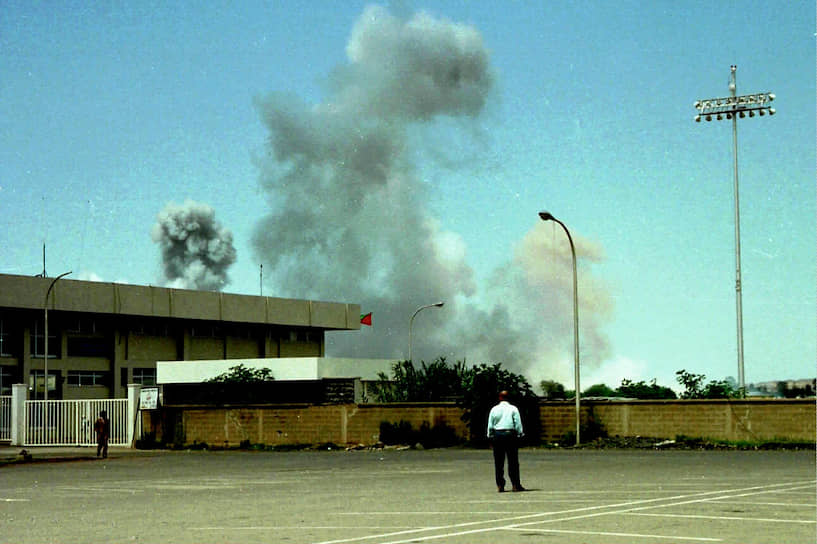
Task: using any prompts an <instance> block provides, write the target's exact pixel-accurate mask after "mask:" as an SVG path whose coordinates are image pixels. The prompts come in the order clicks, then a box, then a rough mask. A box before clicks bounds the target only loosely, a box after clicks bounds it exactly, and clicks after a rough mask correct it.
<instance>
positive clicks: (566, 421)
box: [143, 399, 817, 447]
mask: <svg viewBox="0 0 817 544" xmlns="http://www.w3.org/2000/svg"><path fill="white" fill-rule="evenodd" d="M581 409H582V410H581V412H582V423H583V424H586V423H587V422H588V421H589V420H590V419H591V418H592V419H594V420H595V422H596V423H598V424H600V425H601V426H603V427H604V429H605V430H606V431H607V433H608V434H609V435H611V436H615V435H618V436H625V437H626V436H645V437H660V438H675V437H676V436H678V435H685V436H689V437H694V438H710V439H720V440H732V441H737V440H747V441H760V440H774V439H787V440H806V441H813V440H815V421H817V405H815V402H814V400H813V399H809V400H790V399H780V400H777V399H774V400H772V399H762V400H754V399H751V400H730V401H726V400H712V401H611V402H599V401H592V402H585V403H582V406H581ZM574 414H575V404H574V403H572V402H543V403H542V405H541V410H540V421H541V424H542V440H543V441H547V442H554V441H559V440H560V439H561V437H562V436H564V434H565V433H567V432H571V431H574V430H575V425H576V424H575V419H574V417H575V416H574ZM461 415H462V410H461V408H459V407H457V406H456V404H454V403H399V404H325V405H307V404H291V405H256V406H235V407H230V406H218V407H216V406H213V407H210V406H175V407H166V408H164V409H163V410H158V411H152V412H145V413H144V415H143V432H151V433H153V434H154V436H155V437H156V440H157V441H159V442H165V443H172V442H181V443H183V444H193V443H195V442H197V443H202V442H205V443H207V444H209V445H211V446H218V447H232V446H238V445H239V444H240V443H241V442H249V443H251V444H264V445H267V446H273V445H291V444H324V443H333V444H338V445H346V444H373V443H375V442H377V440H378V436H379V433H380V424H381V422H384V421H385V422H389V423H398V422H400V421H407V422H409V423H411V425H412V427H414V428H415V429H419V428H420V427H421V426H422V425H423V423H427V424H428V425H429V426H430V427H433V426H434V425H435V424H439V423H444V424H446V425H448V426H449V427H452V428H453V429H454V430H455V431H456V433H457V434H458V435H459V436H461V437H467V435H468V429H467V427H466V425H465V423H464V422H463V421H462V419H461Z"/></svg>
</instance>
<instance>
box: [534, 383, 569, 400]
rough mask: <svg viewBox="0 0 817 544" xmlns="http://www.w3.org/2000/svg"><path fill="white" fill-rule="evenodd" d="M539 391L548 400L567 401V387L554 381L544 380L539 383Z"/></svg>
mask: <svg viewBox="0 0 817 544" xmlns="http://www.w3.org/2000/svg"><path fill="white" fill-rule="evenodd" d="M539 389H541V390H542V394H543V396H544V397H545V399H546V400H563V399H565V398H566V397H565V386H564V385H562V384H560V383H559V382H555V381H553V380H542V381H541V382H539Z"/></svg>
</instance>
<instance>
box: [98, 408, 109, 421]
mask: <svg viewBox="0 0 817 544" xmlns="http://www.w3.org/2000/svg"><path fill="white" fill-rule="evenodd" d="M99 417H101V418H103V419H104V418H106V417H108V412H106V411H105V410H102V411H101V412H99Z"/></svg>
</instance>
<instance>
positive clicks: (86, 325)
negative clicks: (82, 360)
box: [49, 317, 96, 342]
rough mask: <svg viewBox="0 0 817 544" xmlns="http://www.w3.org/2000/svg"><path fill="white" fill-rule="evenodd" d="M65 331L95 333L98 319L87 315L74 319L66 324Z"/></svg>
mask: <svg viewBox="0 0 817 544" xmlns="http://www.w3.org/2000/svg"><path fill="white" fill-rule="evenodd" d="M49 332H50V331H49ZM65 332H68V333H73V334H95V333H96V321H94V320H93V319H90V318H87V317H78V318H76V319H72V320H70V321H69V322H68V323H67V324H66V326H65ZM49 342H50V340H49Z"/></svg>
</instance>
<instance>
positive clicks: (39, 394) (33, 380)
mask: <svg viewBox="0 0 817 544" xmlns="http://www.w3.org/2000/svg"><path fill="white" fill-rule="evenodd" d="M49 351H51V350H50V349H49ZM58 375H59V371H58V370H55V371H53V372H52V371H51V370H49V371H48V394H49V396H51V392H52V391H55V392H56V391H57V376H58ZM43 376H44V374H43V371H42V370H32V371H31V372H29V374H28V387H29V389H30V390H31V391H33V392H34V398H35V399H42V398H43V393H44V391H43ZM34 384H36V386H35V385H34Z"/></svg>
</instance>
